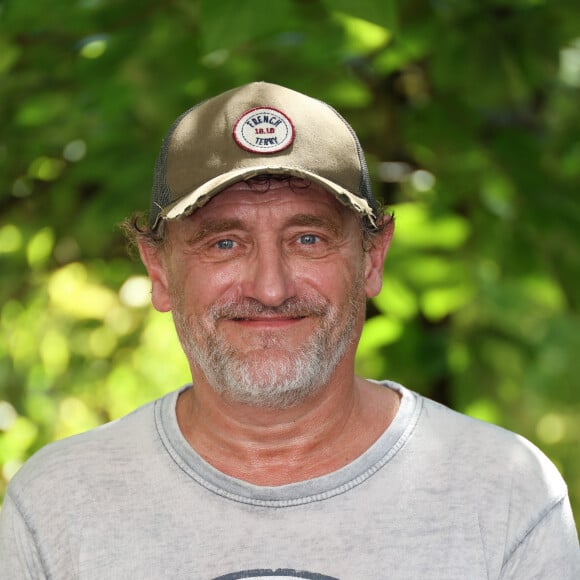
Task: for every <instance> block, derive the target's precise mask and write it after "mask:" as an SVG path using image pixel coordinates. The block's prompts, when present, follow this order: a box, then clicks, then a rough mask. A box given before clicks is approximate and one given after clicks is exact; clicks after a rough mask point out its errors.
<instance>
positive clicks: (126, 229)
mask: <svg viewBox="0 0 580 580" xmlns="http://www.w3.org/2000/svg"><path fill="white" fill-rule="evenodd" d="M272 181H286V182H288V185H289V187H290V188H291V189H293V190H296V189H306V188H307V187H309V186H310V185H311V182H310V181H309V180H307V179H302V178H299V177H294V176H292V175H270V174H267V175H258V176H256V177H252V178H250V179H247V180H246V183H248V184H249V185H250V186H251V188H252V189H254V190H256V191H268V189H269V188H270V184H271V183H272ZM356 215H357V217H358V219H359V224H360V228H361V237H362V244H363V249H364V251H365V252H367V251H369V250H370V249H371V248H372V247H373V245H374V240H375V238H376V237H377V236H378V235H380V234H381V233H382V232H383V231H384V230H385V228H386V227H387V226H388V224H389V223H391V222H392V221H393V220H394V219H395V215H394V213H389V214H387V213H385V210H384V207H383V206H382V204H379V203H377V207H376V210H375V221H376V224H377V225H374V224H373V223H371V221H370V220H369V219H368V218H367V217H366V216H362V215H360V214H356ZM165 224H166V222H165V220H160V221H159V223H158V225H157V227H155V228H152V227H151V224H150V219H149V212H144V211H139V212H135V213H134V214H132V215H131V216H129V217H128V218H126V219H125V220H123V221H122V222H121V223H120V224H119V227H120V228H121V230H122V231H123V233H124V234H125V237H126V238H127V240H128V242H129V247H130V248H131V250H133V249H135V248H136V247H137V245H138V242H139V241H143V242H145V243H146V244H148V245H150V246H153V247H156V248H162V247H164V246H165V243H166V240H167V236H166V235H165V233H166V227H165Z"/></svg>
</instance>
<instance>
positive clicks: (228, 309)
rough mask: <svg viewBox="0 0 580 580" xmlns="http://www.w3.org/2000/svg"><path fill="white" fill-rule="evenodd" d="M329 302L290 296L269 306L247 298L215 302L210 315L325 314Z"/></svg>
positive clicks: (223, 317)
mask: <svg viewBox="0 0 580 580" xmlns="http://www.w3.org/2000/svg"><path fill="white" fill-rule="evenodd" d="M329 309H330V307H329V305H328V303H327V302H326V301H325V300H324V299H322V298H312V299H310V298H289V299H288V300H286V301H285V302H283V303H282V304H280V305H279V306H267V305H265V304H262V303H261V302H260V301H259V300H255V299H253V298H245V299H243V300H240V301H230V302H226V303H224V304H214V305H213V306H212V307H211V308H210V316H211V317H212V318H213V320H214V321H217V320H235V319H238V318H257V317H264V318H266V317H268V316H271V317H276V316H286V317H289V318H305V317H307V316H318V317H322V316H325V315H326V314H327V313H328V312H329Z"/></svg>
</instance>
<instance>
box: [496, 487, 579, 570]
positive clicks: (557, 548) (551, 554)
mask: <svg viewBox="0 0 580 580" xmlns="http://www.w3.org/2000/svg"><path fill="white" fill-rule="evenodd" d="M500 578H501V580H534V579H537V580H552V579H553V580H578V579H580V547H579V546H578V535H577V532H576V527H575V525H574V519H573V517H572V510H571V508H570V502H569V500H568V497H567V496H566V497H564V498H563V499H562V500H560V501H559V502H558V503H556V504H555V505H554V506H553V507H552V508H551V509H550V510H549V511H547V513H546V514H545V515H544V516H543V517H542V518H541V519H540V520H539V521H538V523H537V524H536V525H534V526H533V527H532V528H531V529H530V530H529V531H528V532H527V533H526V534H525V535H524V537H522V539H521V541H520V542H519V543H518V544H517V545H516V547H515V548H514V549H513V550H512V552H511V554H508V555H507V559H506V561H505V563H504V565H503V567H502V574H501V576H500Z"/></svg>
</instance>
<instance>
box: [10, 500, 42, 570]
mask: <svg viewBox="0 0 580 580" xmlns="http://www.w3.org/2000/svg"><path fill="white" fill-rule="evenodd" d="M0 578H22V579H24V578H26V579H27V580H45V579H46V575H45V573H44V571H43V567H42V563H41V559H40V556H39V553H38V548H37V546H36V543H35V541H34V538H33V535H32V533H31V531H30V529H29V528H28V526H27V525H26V522H25V521H24V518H23V517H22V514H21V513H20V511H19V510H18V508H17V506H16V504H15V503H14V502H13V501H12V500H11V498H10V496H9V495H6V497H5V498H4V502H3V504H2V510H1V511H0Z"/></svg>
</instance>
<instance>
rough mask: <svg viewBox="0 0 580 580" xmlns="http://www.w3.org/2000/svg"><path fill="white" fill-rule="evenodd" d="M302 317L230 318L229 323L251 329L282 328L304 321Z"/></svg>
mask: <svg viewBox="0 0 580 580" xmlns="http://www.w3.org/2000/svg"><path fill="white" fill-rule="evenodd" d="M304 318H305V317H304V316H261V317H257V318H232V319H231V322H235V323H236V324H243V325H244V326H250V327H253V328H256V327H261V328H284V327H286V328H287V327H288V326H291V325H293V324H296V323H297V322H300V321H301V320H304Z"/></svg>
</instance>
